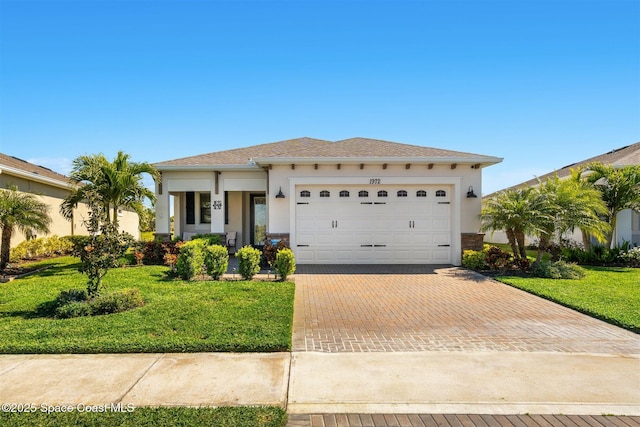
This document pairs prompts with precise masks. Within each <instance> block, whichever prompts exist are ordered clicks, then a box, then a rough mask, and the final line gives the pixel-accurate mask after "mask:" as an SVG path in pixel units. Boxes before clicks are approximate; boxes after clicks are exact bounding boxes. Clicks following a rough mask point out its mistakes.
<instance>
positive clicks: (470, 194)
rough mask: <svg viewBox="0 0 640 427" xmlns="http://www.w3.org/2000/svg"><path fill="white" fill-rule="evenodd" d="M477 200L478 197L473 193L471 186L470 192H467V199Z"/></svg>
mask: <svg viewBox="0 0 640 427" xmlns="http://www.w3.org/2000/svg"><path fill="white" fill-rule="evenodd" d="M476 198H478V196H476V193H474V192H473V187H472V186H471V185H470V186H469V191H467V199H476Z"/></svg>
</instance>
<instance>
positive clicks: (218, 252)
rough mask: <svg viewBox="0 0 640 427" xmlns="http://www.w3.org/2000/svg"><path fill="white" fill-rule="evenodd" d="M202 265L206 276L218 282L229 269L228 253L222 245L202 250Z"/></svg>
mask: <svg viewBox="0 0 640 427" xmlns="http://www.w3.org/2000/svg"><path fill="white" fill-rule="evenodd" d="M204 265H205V266H206V267H207V274H208V275H209V276H211V277H212V278H213V280H218V279H219V278H220V277H221V276H222V275H223V274H224V273H226V272H227V268H229V252H228V251H227V248H225V247H224V246H222V245H210V246H207V247H206V248H205V249H204Z"/></svg>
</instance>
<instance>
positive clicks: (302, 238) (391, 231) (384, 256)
mask: <svg viewBox="0 0 640 427" xmlns="http://www.w3.org/2000/svg"><path fill="white" fill-rule="evenodd" d="M302 189H305V190H308V191H310V193H311V197H310V198H308V199H307V200H304V202H307V203H308V204H296V240H297V242H295V243H298V244H308V245H309V247H308V248H298V252H299V255H298V259H299V262H301V263H304V262H307V263H312V262H317V263H433V262H438V263H440V262H443V263H446V262H448V261H446V260H450V259H451V248H450V246H446V247H439V246H438V245H449V244H450V240H451V236H450V233H451V205H450V204H443V203H441V202H448V198H447V197H444V198H443V197H436V191H437V190H439V189H444V190H445V191H446V194H451V191H450V188H449V187H448V186H434V185H421V186H417V185H406V186H399V185H396V186H384V185H379V186H362V187H356V186H352V185H345V186H342V185H341V186H314V185H309V186H304V187H297V188H296V193H295V194H296V195H299V194H300V191H301V190H302ZM321 190H327V191H329V193H330V197H328V198H320V197H319V194H320V191H321ZM342 190H347V191H349V194H350V197H339V193H340V191H342ZM361 190H366V191H368V192H369V197H366V198H365V197H358V196H359V191H361ZM382 190H384V191H386V193H387V197H379V196H378V192H379V191H382ZM419 190H424V191H426V194H427V197H418V194H419V193H418V191H419ZM398 191H406V197H399V196H398ZM421 194H422V195H424V193H421ZM361 245H363V246H361ZM310 254H313V255H310Z"/></svg>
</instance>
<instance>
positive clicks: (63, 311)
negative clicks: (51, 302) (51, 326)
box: [55, 301, 91, 319]
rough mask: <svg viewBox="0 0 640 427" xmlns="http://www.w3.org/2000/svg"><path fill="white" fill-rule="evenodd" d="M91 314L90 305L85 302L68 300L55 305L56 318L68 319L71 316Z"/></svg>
mask: <svg viewBox="0 0 640 427" xmlns="http://www.w3.org/2000/svg"><path fill="white" fill-rule="evenodd" d="M84 316H91V306H90V305H89V303H87V302H84V301H83V302H69V303H67V304H65V305H61V306H60V307H56V311H55V317H57V318H58V319H70V318H72V317H84Z"/></svg>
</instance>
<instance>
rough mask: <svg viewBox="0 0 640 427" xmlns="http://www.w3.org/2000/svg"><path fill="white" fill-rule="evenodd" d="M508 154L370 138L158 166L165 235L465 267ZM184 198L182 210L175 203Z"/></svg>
mask: <svg viewBox="0 0 640 427" xmlns="http://www.w3.org/2000/svg"><path fill="white" fill-rule="evenodd" d="M500 161H502V159H500V158H497V157H490V156H483V155H478V154H470V153H462V152H456V151H449V150H443V149H437V148H428V147H421V146H415V145H406V144H398V143H394V142H387V141H380V140H374V139H366V138H353V139H347V140H343V141H336V142H331V141H324V140H319V139H312V138H298V139H292V140H287V141H281V142H274V143H270V144H262V145H256V146H252V147H247V148H239V149H233V150H227V151H221V152H217V153H209V154H203V155H199V156H193V157H186V158H181V159H177V160H170V161H166V162H160V163H156V164H155V166H156V167H157V168H158V170H159V171H160V173H161V175H162V179H161V180H160V182H158V183H157V184H156V193H157V194H156V195H157V202H156V231H157V233H158V234H159V235H162V236H164V237H168V236H169V233H170V231H169V230H170V215H171V212H172V211H173V214H174V216H175V234H176V235H178V236H182V237H189V236H191V235H192V234H193V233H215V234H221V235H223V234H224V233H227V232H237V247H238V248H239V247H241V246H243V245H254V246H258V247H259V246H262V245H264V244H265V242H267V241H275V240H279V239H282V240H285V241H287V243H289V244H290V246H291V248H292V249H293V251H294V253H295V256H296V260H297V262H298V263H299V264H312V263H316V264H322V263H326V264H332V263H359V264H380V263H398V264H455V265H459V264H460V259H461V252H462V249H465V248H477V247H478V246H480V247H481V246H482V236H483V235H482V234H479V233H478V230H479V227H480V223H479V218H478V217H479V213H480V199H479V198H476V197H475V195H476V194H481V185H482V168H483V167H485V166H489V165H493V164H495V163H498V162H500ZM171 204H173V209H171Z"/></svg>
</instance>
